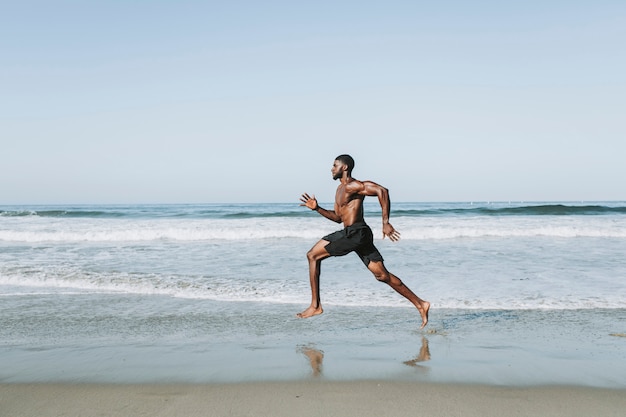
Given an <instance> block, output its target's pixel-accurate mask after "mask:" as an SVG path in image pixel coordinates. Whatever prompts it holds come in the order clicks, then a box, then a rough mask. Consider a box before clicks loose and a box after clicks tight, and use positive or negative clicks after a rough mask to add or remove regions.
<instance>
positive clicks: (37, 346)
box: [0, 201, 626, 386]
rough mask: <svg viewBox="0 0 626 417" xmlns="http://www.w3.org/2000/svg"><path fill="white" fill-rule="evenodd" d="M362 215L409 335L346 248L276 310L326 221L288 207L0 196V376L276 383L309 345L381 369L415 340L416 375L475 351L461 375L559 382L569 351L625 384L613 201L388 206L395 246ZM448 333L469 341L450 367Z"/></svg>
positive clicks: (620, 223)
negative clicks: (13, 201) (533, 368)
mask: <svg viewBox="0 0 626 417" xmlns="http://www.w3.org/2000/svg"><path fill="white" fill-rule="evenodd" d="M321 205H322V206H324V204H321ZM326 206H328V207H332V204H326ZM365 215H366V221H367V222H368V223H369V224H370V226H371V227H372V229H373V232H374V236H375V239H376V240H375V244H376V245H377V247H378V248H379V250H380V251H381V253H382V254H383V256H384V258H385V264H386V266H387V268H388V269H389V270H390V271H391V272H393V273H394V274H395V275H397V276H399V277H400V278H401V279H402V280H403V281H404V282H405V284H406V285H407V286H409V287H410V288H411V289H412V290H413V291H414V292H415V293H417V295H418V296H420V297H422V298H425V299H427V300H429V301H430V302H431V303H432V306H433V307H432V313H431V322H430V323H429V326H428V327H427V328H426V330H424V331H420V330H419V323H420V320H419V316H418V315H417V314H416V311H415V310H414V309H413V307H411V306H410V304H409V303H408V302H407V301H406V300H405V299H403V298H402V297H401V296H399V295H398V294H396V293H395V292H394V291H393V290H391V289H390V288H389V287H387V286H385V285H384V284H381V283H379V282H377V281H376V280H375V279H374V278H373V276H372V275H371V273H370V272H369V271H368V270H367V269H366V268H364V266H363V265H362V263H361V262H360V260H359V259H358V257H356V255H352V254H351V255H347V256H345V257H341V258H330V259H327V260H325V261H324V262H323V263H322V277H321V295H322V303H323V306H324V308H325V311H326V313H325V314H324V315H323V316H320V317H316V318H313V319H309V320H298V319H294V316H295V313H296V312H298V311H301V310H304V309H305V308H306V307H307V306H308V304H309V302H310V289H309V283H308V270H307V261H306V252H307V250H308V249H309V248H310V247H311V246H313V245H314V244H315V243H316V242H317V240H319V239H320V238H321V237H322V236H324V235H326V234H328V233H331V232H333V231H335V230H338V229H340V228H341V225H338V224H336V223H333V222H330V221H328V220H326V219H324V218H322V217H321V216H320V215H319V214H317V213H315V212H312V211H310V210H308V209H306V208H304V207H300V206H299V204H297V203H294V204H202V205H95V206H93V205H91V206H90V205H76V206H0V332H1V335H2V338H1V340H0V350H1V351H0V354H1V356H0V357H1V358H2V359H0V362H3V363H0V364H1V365H2V369H1V370H0V381H9V382H11V381H39V380H70V381H75V380H87V381H100V380H103V381H121V382H128V381H135V380H137V381H144V380H150V381H151V380H177V379H182V380H194V381H195V380H200V381H224V380H234V381H236V380H247V379H280V378H283V377H293V376H294V372H295V374H296V376H297V375H299V374H301V373H306V372H308V369H307V368H306V367H305V368H304V369H303V368H301V367H298V366H300V365H302V363H301V362H299V361H301V359H302V357H303V354H301V353H302V352H303V351H308V352H310V351H314V352H315V351H320V352H321V351H323V350H324V349H322V348H323V347H324V345H325V343H326V344H327V345H326V349H325V350H326V362H327V365H326V368H327V369H326V375H327V376H329V375H330V376H331V377H334V378H341V377H347V378H351V377H366V378H378V377H381V376H385V375H387V374H393V375H395V376H396V377H397V376H398V374H401V375H404V373H406V369H405V368H407V366H406V363H410V362H412V358H413V357H414V356H416V355H418V352H420V349H421V347H422V346H423V344H424V340H426V343H427V344H428V345H429V348H430V349H432V348H433V347H434V346H438V349H439V355H434V354H433V355H432V356H433V359H430V356H431V355H429V365H430V366H431V371H430V378H431V379H433V380H450V379H455V378H456V377H455V372H456V371H455V370H454V369H453V366H452V364H455V366H460V367H461V368H463V366H465V369H473V368H472V367H471V365H472V364H474V365H476V363H479V362H480V363H482V362H481V361H483V360H484V357H483V356H484V355H485V352H487V353H488V355H487V357H489V355H491V356H492V358H497V357H498V354H499V353H500V354H501V355H502V357H501V358H500V359H499V360H495V359H494V361H493V363H492V365H493V366H492V367H491V368H489V369H491V370H492V371H491V372H485V367H484V366H477V367H476V368H475V369H474V371H472V372H475V374H476V375H478V374H480V373H483V374H486V375H490V376H489V378H492V379H493V380H496V381H497V380H498V378H499V376H501V375H503V374H505V375H508V377H507V378H508V379H506V378H505V379H504V380H503V381H504V382H506V381H509V382H511V378H512V380H513V382H517V383H520V382H522V383H523V382H525V381H527V380H532V381H535V382H537V381H539V382H544V383H551V382H557V383H567V382H571V379H573V378H575V375H574V376H571V375H570V374H569V373H568V372H571V371H569V370H568V366H567V364H568V363H569V362H567V360H568V359H567V358H568V355H574V354H575V352H579V353H580V352H581V349H582V351H584V352H591V351H593V352H595V353H593V354H592V353H589V354H585V355H583V359H585V363H587V364H588V366H589V368H590V369H596V371H595V372H596V373H597V374H598V375H597V378H596V380H599V381H598V384H599V385H609V386H611V385H618V386H621V385H622V384H623V385H626V377H623V376H620V375H622V372H621V371H622V370H625V371H626V369H622V368H624V365H621V364H622V363H624V361H623V359H626V356H625V354H624V352H625V351H626V343H624V342H625V341H626V338H624V337H623V335H624V333H626V325H625V323H624V320H625V319H626V315H625V313H624V312H625V308H626V281H625V279H626V256H625V255H626V203H624V202H592V203H584V202H583V203H571V202H563V203H557V202H546V203H523V202H522V203H511V202H504V203H394V204H393V206H392V213H391V223H392V224H393V225H394V227H395V228H396V229H397V230H398V231H399V232H400V233H401V240H400V241H399V242H391V241H390V240H389V239H382V232H381V212H380V207H379V206H378V205H377V204H376V203H375V201H367V202H366V205H365ZM468 329H472V330H471V333H470V332H469V330H468ZM581 329H582V330H581ZM429 331H430V332H431V333H428V332H429ZM494 332H495V333H497V334H494ZM559 332H560V334H561V336H560V337H557V336H558V334H559ZM407 333H408V335H409V336H408V338H403V337H400V336H398V335H399V334H407ZM498 334H499V335H500V336H498ZM533 334H534V335H535V336H534V337H537V338H538V339H535V340H534V341H535V342H537V340H538V341H539V342H540V345H541V346H542V348H541V349H540V350H541V353H540V354H538V355H537V356H534V357H532V358H530V357H529V358H528V360H526V361H522V362H523V363H525V365H523V366H521V367H522V368H524V370H516V369H515V366H513V369H514V370H513V372H512V373H511V371H508V374H507V369H506V366H507V360H509V362H510V355H511V349H506V348H505V349H501V348H502V346H503V343H504V342H506V341H510V343H511V346H514V347H513V348H512V349H513V352H515V351H518V353H519V352H520V351H523V352H524V354H523V355H522V356H524V355H531V354H530V353H529V352H532V350H533V349H534V347H533V346H534V344H533V341H532V340H529V339H528V338H529V336H530V335H533ZM477 335H483V336H481V337H482V338H483V339H484V340H488V339H489V338H491V339H492V341H491V342H488V341H487V342H485V343H486V344H487V345H488V346H487V347H485V346H480V343H476V342H475V341H476V337H478V336H477ZM486 335H489V337H487V336H486ZM587 336H589V337H591V338H595V339H596V340H598V338H601V343H600V348H601V350H600V351H598V348H599V346H598V344H597V343H593V344H588V343H590V342H589V341H588V340H587V341H582V340H580V339H582V338H585V337H587ZM464 338H467V340H468V341H470V343H469V344H468V343H466V344H465V345H464V349H465V350H464V351H463V352H464V354H472V353H471V352H475V353H476V352H481V353H476V355H477V356H476V357H474V358H470V360H469V361H465V362H464V364H463V366H461V365H460V363H461V362H463V360H461V359H460V358H459V357H457V356H455V354H454V353H453V352H452V351H453V349H451V347H450V346H451V345H454V346H456V345H461V344H463V343H464V342H463V340H464ZM522 340H523V341H522ZM495 341H497V343H496V342H495ZM557 341H558V342H557ZM403 343H406V345H403ZM525 343H526V344H525ZM504 344H505V345H506V343H504ZM561 344H567V346H568V347H567V348H566V349H565V348H563V347H562V346H561ZM494 345H497V346H495V347H494ZM472 346H473V347H474V348H475V350H473V348H472ZM303 349H304V350H303ZM485 349H487V350H485ZM520 349H521V350H520ZM563 349H565V354H563ZM602 349H604V350H602ZM329 351H332V352H334V353H335V356H334V357H335V358H341V360H339V359H335V361H336V362H335V363H334V364H333V359H332V358H329V354H328V352H329ZM181 352H182V353H184V355H181ZM259 352H260V353H259ZM294 352H295V353H294ZM298 352H300V353H298ZM386 352H387V353H386ZM455 352H456V350H455ZM598 352H602V354H600V353H598ZM594 354H595V355H597V357H596V359H597V360H595V361H591V362H589V359H593V358H591V356H590V355H592V356H593V355H594ZM258 355H261V356H260V357H263V358H264V362H265V364H262V363H261V362H259V361H256V358H258V357H259V356H258ZM550 355H552V356H553V357H554V356H559V358H560V359H559V361H550V360H549V359H550ZM305 356H306V355H305ZM435 356H436V357H439V358H440V359H442V358H446V360H445V361H443V360H441V361H440V362H437V361H436V360H435V359H434V357H435ZM531 356H532V355H531ZM235 357H237V358H240V359H239V360H236V361H234V360H233V358H235ZM368 357H369V358H370V359H371V358H375V359H376V360H370V361H367V363H368V366H367V367H362V366H361V365H360V363H361V362H360V361H365V360H366V358H368ZM120 358H121V359H120ZM563 358H565V360H566V362H564V363H561V362H562V361H563V360H564V359H563ZM122 359H123V360H122ZM413 359H414V358H413ZM531 359H532V360H531ZM571 359H572V358H571V357H570V358H569V360H571ZM389 360H390V361H391V362H388V361H389ZM405 362H406V363H405ZM513 362H515V361H513ZM528 362H533V363H535V364H539V365H538V366H539V368H541V367H544V366H546V363H552V364H554V363H557V362H558V363H560V365H558V366H557V368H555V372H556V371H557V370H560V371H559V372H557V373H558V375H560V377H557V376H554V377H553V378H552V379H551V378H547V379H546V378H545V375H544V376H543V377H542V378H543V379H542V378H539V379H537V378H538V376H533V374H532V372H531V373H530V374H529V371H528V366H527V364H528ZM294 363H298V366H294ZM328 363H330V364H333V365H332V366H329V365H328ZM198 364H203V365H204V366H198ZM437 364H439V365H437ZM616 364H618V365H616ZM157 365H158V366H157ZM420 366H421V365H420ZM508 366H509V368H510V367H511V364H508ZM586 366H587V365H579V366H578V368H579V372H582V374H584V373H585V372H586V371H585V369H586ZM620 366H621V368H620ZM397 367H398V368H397ZM328 368H330V369H328ZM149 369H151V370H152V371H147V370H149ZM294 369H299V370H297V371H294ZM366 369H367V370H366ZM598 369H599V371H598ZM181 370H182V371H181ZM605 370H606V372H604V371H605ZM601 372H604V373H605V374H606V373H607V372H608V374H609V375H608V376H607V377H606V378H604V379H603V377H602V375H601V374H600V373H601ZM540 373H541V371H540V370H538V371H537V374H540ZM522 374H523V375H522ZM623 375H626V372H624V373H623ZM483 378H484V377H483ZM456 379H459V380H463V378H461V377H458V378H456ZM470 380H471V378H470ZM478 380H480V378H479V379H478ZM490 381H491V380H489V381H487V382H490ZM483 382H485V381H483Z"/></svg>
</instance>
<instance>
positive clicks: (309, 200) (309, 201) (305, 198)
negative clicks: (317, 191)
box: [300, 193, 341, 223]
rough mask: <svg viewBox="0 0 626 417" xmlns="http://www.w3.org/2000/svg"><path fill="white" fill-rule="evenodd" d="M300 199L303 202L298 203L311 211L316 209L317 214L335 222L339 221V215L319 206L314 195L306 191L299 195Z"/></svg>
mask: <svg viewBox="0 0 626 417" xmlns="http://www.w3.org/2000/svg"><path fill="white" fill-rule="evenodd" d="M300 201H302V203H303V204H300V205H301V206H304V207H308V208H310V209H311V210H313V211H317V212H318V213H319V214H321V215H322V216H324V217H326V218H327V219H328V220H332V221H334V222H336V223H341V217H339V215H338V214H337V213H335V212H334V211H330V210H326V209H324V208H321V207H320V206H319V204H317V200H316V199H315V195H313V196H310V195H308V194H307V193H304V194H302V197H300Z"/></svg>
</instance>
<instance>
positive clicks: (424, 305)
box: [417, 301, 430, 329]
mask: <svg viewBox="0 0 626 417" xmlns="http://www.w3.org/2000/svg"><path fill="white" fill-rule="evenodd" d="M417 309H418V310H419V312H420V315H421V316H422V325H421V326H420V329H423V328H424V327H426V325H427V324H428V311H429V310H430V303H429V302H428V301H424V302H423V303H422V305H421V307H418V308H417Z"/></svg>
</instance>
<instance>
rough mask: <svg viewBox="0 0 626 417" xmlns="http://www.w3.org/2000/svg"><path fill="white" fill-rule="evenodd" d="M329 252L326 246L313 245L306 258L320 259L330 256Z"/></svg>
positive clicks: (310, 259) (311, 259)
mask: <svg viewBox="0 0 626 417" xmlns="http://www.w3.org/2000/svg"><path fill="white" fill-rule="evenodd" d="M328 256H329V255H328V252H327V251H326V249H325V248H324V246H317V245H316V246H313V247H312V248H311V249H310V250H309V251H308V252H307V253H306V258H307V259H308V260H309V261H319V260H320V259H324V258H328Z"/></svg>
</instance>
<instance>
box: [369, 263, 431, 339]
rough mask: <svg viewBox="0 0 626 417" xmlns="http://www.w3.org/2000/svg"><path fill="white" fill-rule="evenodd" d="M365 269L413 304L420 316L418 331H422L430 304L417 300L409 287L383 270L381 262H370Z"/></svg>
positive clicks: (426, 320) (383, 266) (385, 269)
mask: <svg viewBox="0 0 626 417" xmlns="http://www.w3.org/2000/svg"><path fill="white" fill-rule="evenodd" d="M367 269H369V270H370V271H371V272H372V273H373V274H374V276H375V277H376V279H377V280H378V281H380V282H384V283H385V284H388V285H389V286H390V287H391V288H393V289H394V290H396V292H398V293H399V294H401V295H402V296H403V297H404V298H406V299H407V300H409V301H410V302H411V303H413V305H414V306H415V307H417V310H418V311H419V312H420V316H422V326H421V327H420V329H423V328H424V326H426V324H427V323H428V310H429V309H430V303H429V302H428V301H425V300H422V299H421V298H419V297H418V296H417V295H415V293H413V291H411V290H410V289H409V287H407V286H406V285H404V283H403V282H402V281H401V280H400V278H398V277H397V276H395V275H394V274H392V273H390V272H389V271H387V268H385V264H384V263H383V262H382V261H371V262H370V263H369V264H368V265H367Z"/></svg>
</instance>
